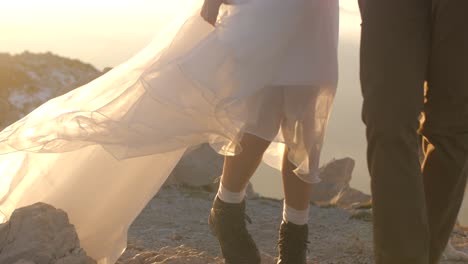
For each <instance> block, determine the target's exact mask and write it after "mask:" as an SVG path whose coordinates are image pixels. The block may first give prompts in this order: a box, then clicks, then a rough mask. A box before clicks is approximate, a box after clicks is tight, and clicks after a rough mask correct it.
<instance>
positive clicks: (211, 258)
mask: <svg viewBox="0 0 468 264" xmlns="http://www.w3.org/2000/svg"><path fill="white" fill-rule="evenodd" d="M213 197H214V194H213V193H209V192H205V191H202V190H200V189H197V188H180V187H175V186H168V187H165V188H164V189H163V190H161V191H160V192H159V194H158V195H157V196H156V197H155V198H154V199H153V200H152V201H151V202H150V203H149V204H148V206H147V207H146V209H145V210H144V211H143V212H142V213H141V215H140V216H139V217H138V219H136V221H135V222H134V223H133V225H132V226H131V228H130V230H129V247H128V249H127V251H126V252H125V254H124V255H123V256H122V258H121V259H120V260H119V264H158V263H171V264H175V263H194V264H198V263H200V264H201V263H223V261H222V259H221V258H220V251H219V249H218V245H217V242H216V240H215V239H214V237H213V236H211V235H210V233H209V231H208V225H207V215H208V212H209V209H210V206H211V201H212V199H213ZM281 210H282V203H281V201H277V200H271V199H264V198H255V199H250V200H249V201H248V215H249V216H250V217H251V218H252V220H253V223H252V224H251V225H249V230H250V231H251V233H252V235H253V237H254V239H255V241H256V242H257V244H258V246H259V248H260V250H261V251H262V253H263V259H264V261H263V263H265V264H266V263H268V264H269V263H272V264H273V263H275V260H274V257H275V256H276V241H277V230H278V226H279V223H280V222H281ZM309 225H310V234H309V241H310V244H309V250H310V252H309V255H310V262H309V263H314V264H315V263H320V264H338V263H344V264H347V263H349V264H351V263H352V264H356V263H363V264H364V263H372V260H373V259H372V246H371V244H372V232H371V222H370V219H369V212H368V211H367V210H359V211H353V210H345V209H342V208H339V207H333V206H329V207H326V208H325V207H317V206H313V207H312V210H311V219H310V222H309ZM467 235H468V232H465V231H464V230H462V229H460V228H458V229H457V231H456V232H455V233H454V245H455V247H456V248H457V249H459V250H464V251H465V252H467V253H468V238H467ZM452 263H453V264H454V263H465V262H464V261H458V262H457V261H448V260H444V261H443V262H442V264H452Z"/></svg>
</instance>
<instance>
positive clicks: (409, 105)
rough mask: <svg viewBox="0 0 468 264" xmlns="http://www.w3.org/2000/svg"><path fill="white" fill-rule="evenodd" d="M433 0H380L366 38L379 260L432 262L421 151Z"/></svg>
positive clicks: (364, 76) (370, 11) (364, 70)
mask: <svg viewBox="0 0 468 264" xmlns="http://www.w3.org/2000/svg"><path fill="white" fill-rule="evenodd" d="M430 10H431V3H430V1H428V0H372V1H367V4H366V6H365V8H364V17H363V27H362V30H363V31H362V42H361V82H362V89H363V96H364V106H363V120H364V122H365V123H366V125H367V139H368V166H369V171H370V174H371V180H372V181H371V187H372V195H373V204H374V246H375V256H376V263H378V264H387V263H388V264H395V263H398V264H410V263H411V264H427V263H428V261H429V231H428V222H427V212H426V208H425V196H424V189H423V180H422V176H421V167H420V162H419V157H418V134H417V129H418V127H419V122H418V117H419V115H420V113H421V111H422V108H423V96H424V94H423V83H424V80H425V78H426V69H427V63H428V53H429V46H430V26H429V25H430Z"/></svg>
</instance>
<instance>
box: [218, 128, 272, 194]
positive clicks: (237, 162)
mask: <svg viewBox="0 0 468 264" xmlns="http://www.w3.org/2000/svg"><path fill="white" fill-rule="evenodd" d="M240 143H241V146H242V152H241V153H239V155H236V156H232V157H226V158H225V160H224V168H223V176H222V178H221V182H222V185H223V187H224V188H226V189H227V190H229V191H231V192H241V191H243V190H244V189H245V188H246V187H247V184H248V183H249V180H250V178H251V177H252V175H253V174H254V173H255V170H256V169H257V168H258V166H259V165H260V162H261V161H262V157H263V153H264V152H265V150H266V149H267V148H268V146H269V145H270V142H269V141H267V140H265V139H262V138H260V137H257V136H255V135H252V134H245V135H244V136H243V137H242V140H241V142H240Z"/></svg>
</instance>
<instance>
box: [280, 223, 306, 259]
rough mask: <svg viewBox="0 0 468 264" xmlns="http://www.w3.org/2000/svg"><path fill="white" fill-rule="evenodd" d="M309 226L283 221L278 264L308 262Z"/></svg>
mask: <svg viewBox="0 0 468 264" xmlns="http://www.w3.org/2000/svg"><path fill="white" fill-rule="evenodd" d="M308 236H309V227H308V226H307V225H295V224H293V223H285V222H284V221H283V222H282V223H281V226H280V231H279V241H278V251H279V257H278V263H277V264H306V263H307V243H308Z"/></svg>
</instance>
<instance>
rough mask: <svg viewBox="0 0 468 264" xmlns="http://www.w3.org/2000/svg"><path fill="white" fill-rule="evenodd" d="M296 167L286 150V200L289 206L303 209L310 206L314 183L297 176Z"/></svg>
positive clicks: (284, 169) (284, 159)
mask: <svg viewBox="0 0 468 264" xmlns="http://www.w3.org/2000/svg"><path fill="white" fill-rule="evenodd" d="M295 169H296V166H294V164H292V163H291V162H290V161H289V159H288V151H287V150H286V151H285V153H284V158H283V169H282V174H283V189H284V200H285V202H286V204H287V205H288V206H290V207H292V208H294V209H296V210H301V211H302V210H306V209H308V208H309V205H310V196H311V192H312V185H311V184H309V183H306V182H304V181H302V180H301V179H300V178H299V177H297V175H296V174H295V173H294V170H295Z"/></svg>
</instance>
